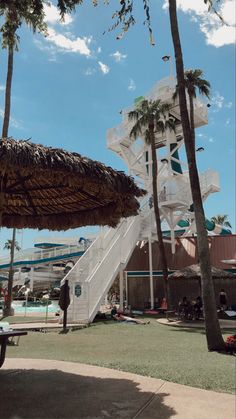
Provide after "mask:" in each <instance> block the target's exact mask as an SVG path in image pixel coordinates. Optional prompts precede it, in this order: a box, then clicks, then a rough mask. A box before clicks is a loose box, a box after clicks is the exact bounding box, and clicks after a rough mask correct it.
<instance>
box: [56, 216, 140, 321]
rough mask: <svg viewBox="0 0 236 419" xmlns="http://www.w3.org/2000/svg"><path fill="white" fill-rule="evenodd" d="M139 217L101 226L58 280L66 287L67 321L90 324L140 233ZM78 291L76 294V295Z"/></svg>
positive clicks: (123, 266)
mask: <svg viewBox="0 0 236 419" xmlns="http://www.w3.org/2000/svg"><path fill="white" fill-rule="evenodd" d="M140 217H141V215H138V216H136V217H130V218H127V219H125V220H123V221H122V222H121V223H120V224H119V225H118V227H117V228H116V229H114V228H110V229H102V230H101V232H100V234H99V235H98V237H97V239H96V240H95V241H94V242H93V243H92V245H91V246H90V247H89V248H88V249H87V250H86V252H85V253H84V254H83V256H82V257H81V258H80V259H79V260H78V261H77V263H76V264H75V266H74V267H73V268H72V269H71V270H70V271H69V272H68V274H67V275H66V276H65V277H64V279H63V280H62V282H61V285H62V284H63V283H64V281H65V280H66V279H67V280H68V283H69V287H70V306H69V307H68V314H67V318H68V322H72V323H73V322H76V323H77V322H79V323H90V322H92V321H93V319H94V317H95V315H96V314H97V312H98V310H99V307H100V305H101V303H102V301H103V300H104V297H105V296H106V294H107V292H108V291H109V289H110V287H111V285H112V284H113V282H114V280H115V278H116V276H117V275H118V273H119V272H120V271H121V270H124V269H125V266H126V265H127V263H128V261H129V259H130V257H131V255H132V253H133V250H134V248H135V246H136V243H137V241H138V240H139V236H140V226H141V222H140ZM79 294H80V295H79Z"/></svg>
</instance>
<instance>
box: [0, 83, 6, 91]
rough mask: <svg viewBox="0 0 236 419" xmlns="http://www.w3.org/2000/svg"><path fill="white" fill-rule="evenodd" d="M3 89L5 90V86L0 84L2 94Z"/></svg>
mask: <svg viewBox="0 0 236 419" xmlns="http://www.w3.org/2000/svg"><path fill="white" fill-rule="evenodd" d="M5 89H6V86H3V84H0V91H1V92H4V90H5Z"/></svg>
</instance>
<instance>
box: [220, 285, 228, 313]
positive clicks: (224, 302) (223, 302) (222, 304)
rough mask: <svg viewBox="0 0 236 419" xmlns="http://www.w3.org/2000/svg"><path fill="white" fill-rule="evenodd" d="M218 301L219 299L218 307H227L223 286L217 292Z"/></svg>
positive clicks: (223, 308)
mask: <svg viewBox="0 0 236 419" xmlns="http://www.w3.org/2000/svg"><path fill="white" fill-rule="evenodd" d="M219 301H220V309H221V310H222V311H224V310H226V309H227V305H228V303H227V294H226V292H225V290H224V288H221V290H220V293H219Z"/></svg>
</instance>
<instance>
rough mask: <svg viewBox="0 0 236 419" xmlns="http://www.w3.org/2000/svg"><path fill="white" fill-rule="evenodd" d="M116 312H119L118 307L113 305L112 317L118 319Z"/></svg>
mask: <svg viewBox="0 0 236 419" xmlns="http://www.w3.org/2000/svg"><path fill="white" fill-rule="evenodd" d="M116 314H117V308H116V306H115V305H114V306H112V309H111V318H112V319H115V320H116V318H115V316H116Z"/></svg>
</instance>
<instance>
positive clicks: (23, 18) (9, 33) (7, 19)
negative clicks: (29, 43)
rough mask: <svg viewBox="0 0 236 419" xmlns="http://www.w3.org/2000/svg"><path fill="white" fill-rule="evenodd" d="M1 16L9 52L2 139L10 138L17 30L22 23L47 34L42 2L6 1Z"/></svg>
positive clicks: (2, 32)
mask: <svg viewBox="0 0 236 419" xmlns="http://www.w3.org/2000/svg"><path fill="white" fill-rule="evenodd" d="M0 16H3V17H4V23H3V25H2V26H1V28H0V32H1V34H2V48H6V49H7V50H8V63H7V79H6V89H5V109H4V119H3V128H2V138H6V137H7V136H8V128H9V121H10V112H11V87H12V75H13V60H14V51H18V45H19V40H20V38H19V36H18V35H17V30H18V29H19V28H20V27H21V25H22V23H23V22H24V23H26V24H27V25H28V26H29V27H30V28H31V29H32V30H33V32H36V31H38V32H42V33H44V34H46V24H45V23H44V17H45V14H44V11H43V2H42V1H41V0H7V1H6V0H5V1H0Z"/></svg>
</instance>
